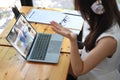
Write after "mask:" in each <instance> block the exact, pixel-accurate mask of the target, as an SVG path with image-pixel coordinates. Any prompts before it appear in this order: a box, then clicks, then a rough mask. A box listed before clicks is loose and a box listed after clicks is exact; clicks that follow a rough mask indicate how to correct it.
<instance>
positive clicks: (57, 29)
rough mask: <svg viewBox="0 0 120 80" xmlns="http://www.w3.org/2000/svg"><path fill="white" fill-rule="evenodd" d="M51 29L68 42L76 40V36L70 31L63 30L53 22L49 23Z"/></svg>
mask: <svg viewBox="0 0 120 80" xmlns="http://www.w3.org/2000/svg"><path fill="white" fill-rule="evenodd" d="M51 25H52V26H51V28H52V29H53V30H54V31H55V32H56V33H58V34H60V35H62V36H64V37H67V38H68V39H70V40H74V39H76V38H77V36H76V34H74V33H73V32H72V31H70V30H69V29H67V28H64V27H63V26H61V25H60V24H58V23H56V22H55V21H52V22H51Z"/></svg>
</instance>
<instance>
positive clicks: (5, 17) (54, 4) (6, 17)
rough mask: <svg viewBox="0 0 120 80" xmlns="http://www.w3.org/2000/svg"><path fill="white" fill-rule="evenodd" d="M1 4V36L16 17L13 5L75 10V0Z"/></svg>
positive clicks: (23, 0)
mask: <svg viewBox="0 0 120 80" xmlns="http://www.w3.org/2000/svg"><path fill="white" fill-rule="evenodd" d="M2 1H3V3H4V4H3V3H2ZM4 1H5V2H4ZM6 1H8V2H9V1H10V2H11V4H10V5H8V4H9V3H6ZM0 2H1V3H0V23H1V24H0V34H1V33H2V32H3V31H4V29H5V28H6V27H7V25H8V23H9V22H10V20H12V18H13V17H14V14H13V12H12V11H11V6H13V5H16V6H17V8H18V9H20V8H21V7H22V6H33V7H46V8H47V7H49V8H62V9H70V10H74V4H73V0H0ZM117 3H118V8H119V10H120V0H117ZM68 5H69V6H68ZM85 25H86V26H87V24H85ZM87 29H88V27H86V28H83V31H82V32H80V34H79V35H78V36H81V37H82V38H81V39H80V41H84V38H85V36H86V35H87V34H88V33H89V32H88V30H87ZM80 48H82V46H80Z"/></svg>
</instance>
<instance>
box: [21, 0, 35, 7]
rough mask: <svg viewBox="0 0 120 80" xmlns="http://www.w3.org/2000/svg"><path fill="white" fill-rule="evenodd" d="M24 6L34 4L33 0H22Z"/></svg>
mask: <svg viewBox="0 0 120 80" xmlns="http://www.w3.org/2000/svg"><path fill="white" fill-rule="evenodd" d="M20 1H21V4H22V6H33V2H32V0H20Z"/></svg>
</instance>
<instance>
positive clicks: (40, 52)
mask: <svg viewBox="0 0 120 80" xmlns="http://www.w3.org/2000/svg"><path fill="white" fill-rule="evenodd" d="M6 39H7V41H8V42H9V43H10V44H11V45H12V46H13V47H14V48H15V49H16V50H17V51H18V52H19V53H20V55H22V56H23V57H24V58H25V59H26V60H27V61H34V62H47V63H58V61H59V57H60V50H61V45H62V40H63V36H61V35H59V34H45V33H37V32H36V31H35V30H34V29H33V27H32V26H31V25H30V24H29V22H28V21H27V20H26V18H25V17H24V16H23V15H22V14H20V15H19V17H18V18H17V20H16V22H15V24H14V26H13V27H12V29H11V30H10V32H9V33H8V35H7V37H6Z"/></svg>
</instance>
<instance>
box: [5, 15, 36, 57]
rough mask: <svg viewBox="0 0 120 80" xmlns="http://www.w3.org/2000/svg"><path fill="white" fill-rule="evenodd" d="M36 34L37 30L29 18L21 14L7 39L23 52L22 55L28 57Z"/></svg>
mask: <svg viewBox="0 0 120 80" xmlns="http://www.w3.org/2000/svg"><path fill="white" fill-rule="evenodd" d="M35 35H36V31H35V30H34V29H33V28H32V27H31V25H30V24H29V23H28V22H27V20H26V19H25V18H24V17H23V16H22V15H20V16H19V17H18V19H17V21H16V23H15V24H14V26H13V28H12V29H11V31H10V32H9V34H8V36H7V40H8V41H9V42H10V43H11V44H12V45H13V46H14V47H15V48H16V49H17V50H18V52H20V53H21V55H22V56H24V57H26V56H27V54H28V52H29V50H30V48H31V45H32V43H33V40H34V38H35Z"/></svg>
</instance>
